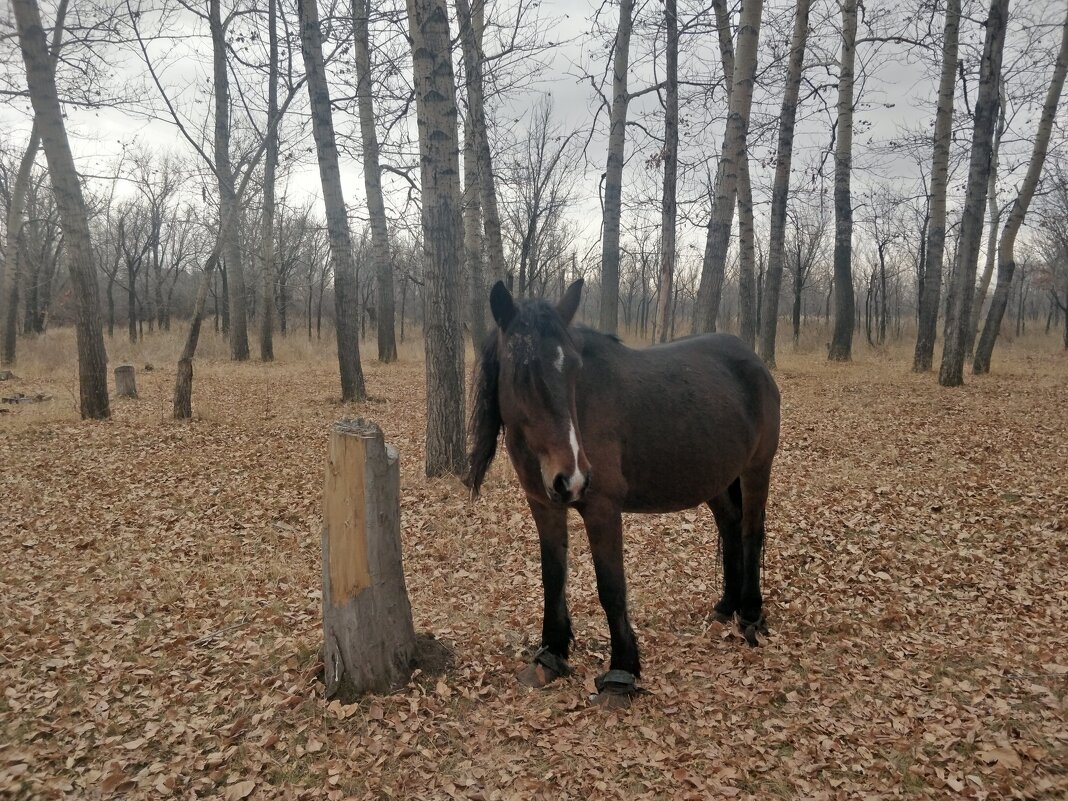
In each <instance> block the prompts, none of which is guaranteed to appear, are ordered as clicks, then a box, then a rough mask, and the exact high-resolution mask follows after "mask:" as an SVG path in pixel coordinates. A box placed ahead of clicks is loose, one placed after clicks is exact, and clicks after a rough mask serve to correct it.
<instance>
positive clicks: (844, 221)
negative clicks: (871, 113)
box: [827, 0, 857, 362]
mask: <svg viewBox="0 0 1068 801" xmlns="http://www.w3.org/2000/svg"><path fill="white" fill-rule="evenodd" d="M856 45H857V0H844V2H843V3H842V55H841V71H840V73H839V77H838V129H837V132H836V136H837V141H836V142H835V149H834V331H833V333H832V334H831V346H830V348H829V349H828V351H827V358H828V359H830V360H831V361H837V362H847V361H849V360H850V359H852V357H853V328H854V325H855V321H854V315H855V301H854V298H853V265H852V260H853V200H852V197H851V195H850V191H849V179H850V175H851V173H852V171H853V70H854V65H855V62H856V56H857V50H856Z"/></svg>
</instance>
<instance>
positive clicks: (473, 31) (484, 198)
mask: <svg viewBox="0 0 1068 801" xmlns="http://www.w3.org/2000/svg"><path fill="white" fill-rule="evenodd" d="M410 7H411V6H410V5H409V8H410ZM484 13H485V3H484V2H483V0H476V3H475V7H474V8H473V9H472V8H471V5H470V3H468V1H467V0H456V15H457V19H458V20H459V25H460V41H461V43H462V46H463V53H464V69H465V72H466V79H467V84H466V88H467V92H468V95H467V103H468V106H469V107H470V109H471V125H472V136H473V137H474V147H475V159H476V162H477V164H478V180H479V205H480V206H481V211H482V221H483V227H484V230H485V236H486V242H485V244H486V259H487V261H488V262H489V276H488V278H489V279H492V280H493V281H502V280H504V279H505V274H504V265H505V262H504V240H503V237H502V236H501V213H500V210H499V209H498V206H497V186H496V179H495V178H494V175H493V156H492V154H491V153H490V147H489V135H488V133H487V132H488V127H487V125H486V99H485V90H484V88H483V76H482V64H483V62H484V61H485V54H484V53H483V52H482V30H483V27H484V25H483V18H484ZM472 49H473V50H472ZM487 297H488V296H487ZM485 302H486V301H485V299H483V304H485ZM484 314H485V312H484V311H483V315H484Z"/></svg>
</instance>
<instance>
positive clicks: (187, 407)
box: [173, 221, 222, 420]
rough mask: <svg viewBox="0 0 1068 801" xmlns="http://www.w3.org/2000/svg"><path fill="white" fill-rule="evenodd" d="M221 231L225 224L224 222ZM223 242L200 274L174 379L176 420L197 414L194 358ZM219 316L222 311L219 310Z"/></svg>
mask: <svg viewBox="0 0 1068 801" xmlns="http://www.w3.org/2000/svg"><path fill="white" fill-rule="evenodd" d="M219 228H220V230H221V229H222V224H221V221H220V225H219ZM221 245H222V243H221V242H217V243H216V245H215V249H214V250H213V251H212V253H211V255H210V256H208V260H207V262H206V263H205V265H204V271H203V272H202V273H201V275H200V282H199V283H198V284H197V294H196V297H195V298H194V299H193V316H192V318H191V319H190V321H189V332H188V333H187V334H186V338H185V346H184V347H183V348H182V355H181V356H179V357H178V374H177V376H176V378H175V380H174V405H173V416H174V419H175V420H189V419H190V418H191V417H192V416H193V357H194V356H195V355H196V352H197V343H198V342H199V341H200V326H201V324H202V323H203V321H204V307H205V306H206V305H207V302H208V287H209V286H210V285H211V281H212V278H213V277H214V275H215V267H216V266H217V265H218V263H219V251H220V248H221ZM217 305H218V296H216V306H217ZM216 318H218V313H216Z"/></svg>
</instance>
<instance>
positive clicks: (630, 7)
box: [600, 0, 634, 334]
mask: <svg viewBox="0 0 1068 801" xmlns="http://www.w3.org/2000/svg"><path fill="white" fill-rule="evenodd" d="M633 25H634V0H620V3H619V27H618V28H617V29H616V41H615V46H614V48H613V51H612V53H613V55H612V110H611V114H610V121H611V122H610V128H609V131H608V163H607V166H606V168H605V178H604V220H603V223H602V226H601V321H600V328H601V330H602V331H604V332H605V333H606V334H614V333H616V328H617V327H618V324H619V220H620V214H621V212H622V208H623V155H624V148H625V146H626V139H627V107H628V106H629V105H630V94H629V93H628V91H627V72H628V70H629V66H630V32H631V28H632V27H633Z"/></svg>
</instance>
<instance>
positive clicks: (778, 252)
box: [759, 0, 811, 367]
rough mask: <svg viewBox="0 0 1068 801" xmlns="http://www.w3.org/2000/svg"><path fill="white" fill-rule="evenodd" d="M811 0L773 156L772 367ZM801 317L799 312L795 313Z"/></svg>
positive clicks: (805, 2)
mask: <svg viewBox="0 0 1068 801" xmlns="http://www.w3.org/2000/svg"><path fill="white" fill-rule="evenodd" d="M810 5H811V0H798V2H797V11H796V12H795V13H794V30H793V34H792V35H791V37H790V61H789V64H788V66H787V68H786V86H785V88H784V89H783V96H782V109H781V111H780V112H779V138H778V146H777V149H776V154H775V178H774V183H773V184H772V188H771V231H770V240H769V243H768V271H767V276H766V278H765V283H764V304H763V309H762V310H761V315H760V343H759V344H760V358H762V359H763V360H764V363H765V364H766V365H768V366H769V367H774V366H775V337H776V334H777V329H778V322H779V295H780V293H781V291H782V273H783V262H784V260H785V258H786V247H785V243H786V204H787V200H788V199H789V196H790V165H791V162H792V160H793V152H794V124H795V122H796V120H797V101H798V96H799V94H800V91H801V73H802V70H803V69H804V61H805V45H806V43H807V41H808V15H809V7H810ZM798 315H800V311H798Z"/></svg>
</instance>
